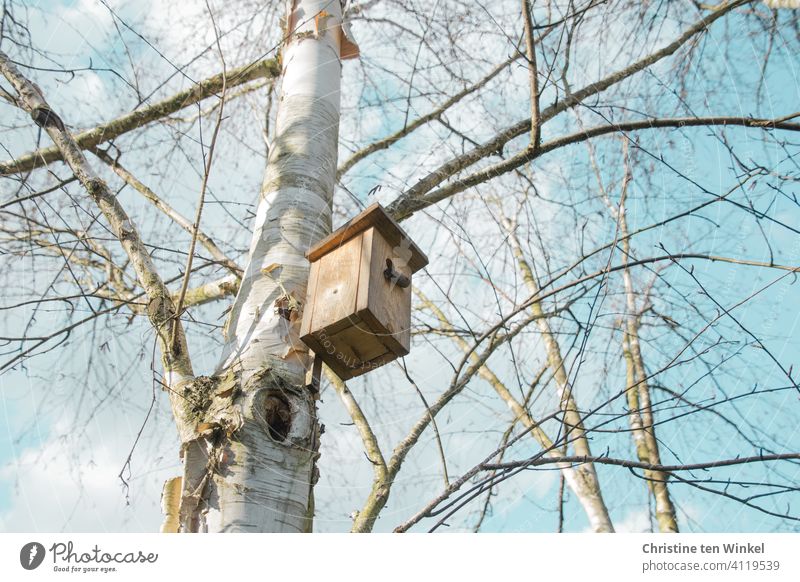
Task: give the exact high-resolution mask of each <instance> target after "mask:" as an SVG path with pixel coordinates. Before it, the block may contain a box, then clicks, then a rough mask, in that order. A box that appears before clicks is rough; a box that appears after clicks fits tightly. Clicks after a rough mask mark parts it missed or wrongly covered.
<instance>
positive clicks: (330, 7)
mask: <svg viewBox="0 0 800 582" xmlns="http://www.w3.org/2000/svg"><path fill="white" fill-rule="evenodd" d="M288 4H289V11H288V16H287V32H291V36H290V38H289V40H288V41H287V44H286V46H285V48H284V52H283V67H284V71H283V81H282V87H281V93H280V100H279V106H278V112H277V120H276V131H275V138H274V141H273V145H272V149H271V151H270V155H269V162H268V165H267V170H266V176H265V178H264V183H263V185H262V189H261V196H260V199H259V204H258V210H257V215H256V219H255V226H254V231H253V240H252V243H251V246H250V252H249V257H248V262H247V266H246V268H245V272H244V275H243V278H242V283H241V287H240V289H239V292H238V295H237V296H236V300H235V301H234V304H233V308H232V310H231V313H230V318H229V320H228V322H227V324H226V328H225V340H226V343H225V348H224V353H223V356H222V359H221V361H220V364H219V366H218V368H217V371H216V373H215V375H214V376H213V377H211V378H198V379H197V381H196V382H195V383H194V386H193V388H192V390H191V394H190V396H192V397H193V398H194V399H195V400H196V401H197V418H196V421H197V424H196V430H195V431H194V432H195V434H193V435H190V438H188V439H185V442H184V447H183V449H184V463H185V471H184V478H183V494H182V501H181V529H182V531H212V532H258V531H269V532H302V531H310V530H311V523H312V517H313V496H312V488H313V485H314V483H315V481H316V468H315V460H316V458H317V457H318V452H317V451H318V447H319V433H320V430H319V425H318V423H317V417H316V394H315V393H314V392H313V390H312V389H311V388H310V387H308V386H306V383H305V374H306V369H307V368H308V364H309V356H308V351H307V348H306V347H305V345H304V344H303V343H302V342H301V341H300V340H299V338H298V332H299V328H300V318H301V314H302V309H303V307H304V306H303V305H302V302H303V301H304V299H305V290H306V284H307V280H308V272H309V265H308V261H307V260H306V259H305V256H304V253H305V251H306V250H307V249H308V248H309V246H311V245H312V244H313V243H315V242H316V241H318V240H319V239H321V238H322V237H323V236H325V235H326V234H328V233H329V232H330V229H331V200H332V197H333V190H334V176H335V171H336V161H337V160H336V155H337V142H338V125H339V87H340V75H341V61H340V58H339V54H340V24H341V18H342V14H341V5H340V3H339V1H338V0H334V1H333V2H331V1H330V0H294V2H291V1H290V2H289V3H288Z"/></svg>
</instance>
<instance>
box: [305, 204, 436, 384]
mask: <svg viewBox="0 0 800 582" xmlns="http://www.w3.org/2000/svg"><path fill="white" fill-rule="evenodd" d="M306 257H307V258H308V260H309V261H310V262H311V274H310V275H309V280H308V293H307V295H306V302H305V306H304V309H303V322H302V326H301V331H300V337H301V339H302V340H303V341H304V342H305V343H306V345H308V347H310V348H311V349H312V350H314V353H315V355H316V356H317V357H318V358H320V359H321V360H322V361H323V362H325V363H326V364H327V365H328V367H329V368H330V369H331V370H333V371H334V372H335V373H336V374H337V375H338V376H339V377H340V378H341V379H342V380H347V379H349V378H352V377H354V376H359V375H361V374H364V373H366V372H369V371H370V370H373V369H375V368H377V367H379V366H382V365H383V364H386V363H387V362H391V361H392V360H394V359H395V358H398V357H400V356H405V355H406V354H408V352H409V349H410V347H411V332H410V327H411V276H412V275H413V274H414V273H415V272H417V271H418V270H420V269H421V268H422V267H424V266H425V265H427V264H428V258H427V257H426V256H425V254H424V253H423V252H422V251H421V250H420V249H419V247H417V245H415V244H414V243H413V242H411V239H410V238H408V235H407V234H406V233H405V232H404V231H403V229H402V228H400V226H399V225H398V224H397V223H396V222H395V221H394V220H393V219H392V218H391V217H390V216H389V215H388V214H386V212H385V211H384V209H383V207H382V206H381V205H380V204H373V205H372V206H370V207H369V208H367V209H366V210H365V211H364V212H362V213H361V214H359V215H358V216H356V217H355V218H353V219H352V220H350V221H349V222H348V223H347V224H345V225H344V226H342V227H341V228H339V229H338V230H337V231H336V232H334V233H332V234H331V235H330V236H328V237H326V238H325V239H323V240H322V241H320V242H319V243H317V244H316V245H314V246H313V247H312V248H311V249H309V251H308V252H307V253H306Z"/></svg>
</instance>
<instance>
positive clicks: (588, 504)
mask: <svg viewBox="0 0 800 582" xmlns="http://www.w3.org/2000/svg"><path fill="white" fill-rule="evenodd" d="M416 293H417V295H418V296H419V298H420V301H421V302H422V305H424V306H425V307H427V308H428V309H429V310H431V311H432V312H433V314H434V315H435V316H436V318H437V319H438V320H439V322H440V323H441V325H442V327H443V328H444V329H446V330H452V329H453V326H452V324H451V323H450V321H449V320H448V319H447V317H446V316H445V314H444V312H443V311H442V310H441V309H439V308H438V307H437V306H436V304H434V303H433V302H432V301H430V300H429V299H428V298H427V297H425V296H424V295H423V294H422V292H421V291H419V290H417V291H416ZM453 341H455V343H456V344H458V346H459V347H460V348H461V349H462V350H463V351H464V352H465V353H466V352H468V351H469V349H470V346H469V344H468V343H467V341H466V340H464V339H463V338H462V337H460V336H458V335H454V336H453ZM470 359H471V360H472V361H477V359H478V356H477V354H475V353H473V354H472V356H471V358H470ZM548 367H549V364H548ZM478 375H479V376H480V377H481V378H483V379H484V380H485V381H486V382H488V383H489V385H490V386H491V387H492V388H494V390H495V392H497V395H498V396H499V397H500V398H501V399H502V400H503V402H505V404H506V406H508V408H509V410H510V411H511V413H512V414H513V415H514V418H515V420H517V421H518V422H520V423H521V424H522V425H523V426H524V427H525V428H526V429H528V430H529V431H530V435H531V437H533V438H534V439H535V440H536V442H538V443H539V445H540V446H541V447H542V449H544V450H545V451H547V452H546V453H545V454H546V455H547V456H549V457H563V456H564V452H563V451H562V450H561V448H560V447H556V446H555V445H554V443H553V441H552V440H551V439H550V437H549V436H548V435H547V433H546V432H545V431H544V430H543V429H542V427H541V426H539V423H537V422H536V421H535V420H534V419H533V417H532V416H531V415H530V413H529V412H528V410H527V409H526V408H525V406H524V405H523V403H520V402H519V401H518V400H517V399H516V398H514V396H513V394H511V391H510V390H509V389H508V387H507V386H506V385H505V384H504V383H503V382H502V380H500V378H498V377H497V375H496V374H495V373H494V372H493V371H492V369H491V368H490V367H489V366H488V365H487V364H484V365H483V366H481V369H480V371H479V372H478ZM569 436H570V435H567V438H569ZM557 466H558V468H559V469H560V470H561V475H562V477H563V478H564V481H565V482H566V484H567V486H568V487H569V488H570V490H571V491H572V492H573V493H574V494H575V497H576V498H577V499H578V501H579V503H580V504H581V506H582V507H583V508H584V511H585V512H586V517H587V518H588V519H589V523H590V524H591V526H592V528H593V529H595V530H597V531H605V530H604V529H603V528H605V527H608V525H610V519H609V518H608V512H607V511H606V509H605V506H604V505H603V503H602V498H599V496H598V493H597V492H598V488H597V487H592V486H590V485H591V482H590V481H589V480H587V478H586V477H585V475H584V474H582V472H581V468H580V467H573V466H572V465H571V464H570V463H559V464H558V465H557ZM598 499H599V501H598Z"/></svg>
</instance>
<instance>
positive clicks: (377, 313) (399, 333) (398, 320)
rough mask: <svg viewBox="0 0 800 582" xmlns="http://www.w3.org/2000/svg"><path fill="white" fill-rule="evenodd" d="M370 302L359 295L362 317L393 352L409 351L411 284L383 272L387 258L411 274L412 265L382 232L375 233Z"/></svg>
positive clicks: (370, 276) (395, 266) (405, 272)
mask: <svg viewBox="0 0 800 582" xmlns="http://www.w3.org/2000/svg"><path fill="white" fill-rule="evenodd" d="M369 258H370V263H369V268H370V274H369V286H368V291H367V301H366V306H365V305H364V301H363V297H362V296H361V295H360V296H359V303H358V307H360V308H361V309H359V311H358V314H359V317H360V318H361V319H362V320H364V321H365V322H367V324H368V325H370V327H371V328H372V329H373V331H374V332H375V333H376V335H377V336H378V338H379V339H380V341H381V342H382V343H383V344H384V345H386V346H387V347H388V348H389V349H390V350H391V351H392V352H394V353H396V354H398V355H406V354H407V353H408V352H409V349H410V347H411V330H410V327H411V287H406V288H402V287H400V286H398V285H395V284H393V283H392V281H390V280H389V279H387V278H386V277H384V276H383V272H384V271H385V270H386V259H392V260H393V268H394V270H395V271H397V272H399V273H401V274H403V275H405V276H407V277H409V278H410V277H411V269H410V268H409V266H408V265H407V264H406V265H404V264H402V262H400V261H398V260H397V257H396V256H395V254H394V248H393V247H392V245H391V243H390V242H389V241H387V240H386V239H385V238H383V237H382V236H381V235H380V233H376V234H375V235H374V236H373V237H372V249H371V252H370V257H369Z"/></svg>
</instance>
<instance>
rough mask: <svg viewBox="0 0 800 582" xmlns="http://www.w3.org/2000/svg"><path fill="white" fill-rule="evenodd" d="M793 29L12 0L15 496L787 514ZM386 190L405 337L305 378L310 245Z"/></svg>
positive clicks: (200, 509) (12, 517)
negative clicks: (351, 375)
mask: <svg viewBox="0 0 800 582" xmlns="http://www.w3.org/2000/svg"><path fill="white" fill-rule="evenodd" d="M343 20H344V21H345V22H346V25H345V26H344V27H343V26H342V24H341V23H342V21H343ZM350 27H352V29H353V31H354V34H355V38H353V35H352V34H350V33H349V29H350ZM356 39H357V41H358V43H357V45H356V44H355V40H356ZM798 49H800V24H798V18H797V11H796V10H795V9H794V7H793V3H792V2H771V1H770V2H756V1H748V0H729V1H725V2H720V3H716V4H703V3H697V2H690V1H685V2H684V1H681V2H672V3H657V2H630V1H627V0H617V1H607V0H584V1H575V0H563V1H556V0H553V1H547V2H535V3H534V2H529V1H528V0H513V1H512V0H508V1H504V2H493V3H488V2H487V3H480V2H471V1H470V2H467V1H466V0H465V1H460V0H441V1H439V2H433V3H430V2H416V1H414V0H369V1H364V2H353V3H351V4H350V5H347V6H342V4H341V2H340V1H339V0H293V1H289V2H286V3H283V2H250V1H249V0H237V1H236V2H231V3H225V5H224V6H223V5H222V4H217V3H215V2H212V1H211V0H208V2H197V3H186V4H181V5H180V6H178V5H175V4H171V3H169V2H162V1H160V0H148V2H144V3H141V4H138V5H136V6H131V5H130V4H125V3H121V2H120V3H115V2H110V1H107V0H82V1H81V2H78V3H76V4H69V5H61V4H57V3H52V4H40V5H29V4H21V3H16V2H13V1H8V2H6V3H4V5H3V12H2V19H0V72H2V75H3V79H2V80H0V87H2V92H1V93H0V96H2V97H3V103H0V107H2V110H3V117H2V126H3V134H2V136H3V137H2V138H0V143H1V144H2V146H3V150H4V152H5V154H6V156H5V157H6V158H7V160H6V161H4V162H0V174H2V180H0V183H2V193H1V194H0V196H1V198H0V231H1V232H2V235H1V236H2V239H0V249H2V250H1V251H0V252H2V255H0V260H2V261H3V270H2V273H3V277H4V279H3V289H4V292H3V302H2V305H0V309H2V317H3V327H2V329H3V331H2V333H0V336H2V337H1V339H0V341H2V358H3V359H2V361H0V368H1V369H2V372H3V373H2V375H0V383H1V386H2V390H3V403H4V412H5V418H6V425H7V428H8V431H7V432H8V435H9V436H8V438H7V439H6V440H5V441H3V444H2V445H0V463H4V464H5V465H4V468H3V469H2V470H0V484H2V488H0V520H2V521H0V523H2V527H3V528H4V529H8V530H28V529H56V528H64V529H67V530H70V529H90V530H97V529H112V530H113V529H121V528H125V529H133V530H137V529H143V530H154V529H156V528H157V527H159V524H161V527H162V531H311V530H314V531H342V530H344V531H346V530H352V531H359V532H368V531H374V530H380V531H391V530H395V531H407V530H410V529H411V530H414V531H417V530H418V531H428V530H431V531H437V530H440V529H441V528H442V526H449V527H450V528H451V529H453V528H455V529H459V530H474V531H509V530H510V531H582V530H588V531H597V532H612V531H630V530H652V531H662V532H675V531H751V530H758V531H762V530H764V531H772V530H777V531H781V530H794V529H796V523H797V521H798V519H800V515H798V512H797V508H796V507H795V505H796V503H795V504H794V505H793V504H792V499H793V496H794V495H796V491H797V486H796V483H797V482H798V459H800V453H799V452H798V451H800V435H798V432H797V429H796V422H794V420H793V418H794V416H795V414H796V407H797V405H798V404H797V402H798V400H797V399H798V393H800V388H798V386H797V384H796V381H795V379H794V372H793V365H794V359H795V358H796V355H795V354H796V353H797V348H798V341H797V337H798V336H797V333H796V324H797V312H798V310H797V307H798V295H797V289H796V284H795V282H796V271H797V270H798V268H800V256H799V255H800V244H798V240H800V239H798V234H800V231H798V230H797V224H798V218H800V211H798V204H797V183H798V178H799V177H800V171H799V169H800V166H798V163H797V161H798V151H799V149H798V144H797V140H796V139H795V136H796V132H797V131H798V130H800V112H798V111H797V107H796V103H797V102H798V93H800V92H799V91H798V83H797V59H796V54H798ZM375 201H378V202H381V203H383V204H384V205H385V206H386V208H387V209H388V211H389V212H390V213H391V214H392V216H393V217H394V218H395V219H396V220H398V221H401V222H402V224H403V227H404V228H405V229H406V230H407V231H408V232H409V233H410V234H411V235H412V237H413V238H414V239H415V241H416V242H417V243H418V244H419V246H420V247H421V248H423V249H424V250H425V251H426V252H427V253H428V256H429V257H430V265H429V266H428V268H427V269H425V270H424V271H422V272H421V273H419V274H418V276H416V277H415V281H414V282H415V287H416V288H415V289H414V301H413V314H412V336H413V346H414V347H413V348H412V352H411V355H410V356H408V357H406V358H404V359H403V360H401V361H398V362H395V363H393V364H391V365H388V366H385V367H383V368H380V369H378V370H375V371H373V372H371V373H370V374H368V375H366V376H365V377H362V378H359V379H354V380H349V381H348V382H347V383H344V382H342V381H341V380H339V379H338V378H336V377H335V375H333V374H332V373H328V374H326V376H325V377H324V379H323V383H322V386H321V388H320V390H319V392H317V391H316V390H315V389H313V387H311V386H309V385H308V381H307V377H306V372H307V370H308V368H309V366H310V358H309V356H308V350H307V348H306V347H305V346H304V345H303V344H302V342H300V341H299V339H298V331H299V325H300V318H301V316H302V311H303V308H304V301H305V288H306V283H307V278H308V263H307V261H306V260H305V258H304V252H305V251H306V250H307V249H308V248H309V246H311V245H312V244H313V243H315V242H316V241H318V240H320V239H321V238H323V237H324V236H325V234H327V233H328V232H330V230H331V228H333V227H336V226H338V225H339V224H341V223H343V222H344V221H345V220H347V219H348V218H349V217H351V216H353V215H355V214H356V213H357V212H359V211H360V210H361V209H363V208H364V207H365V206H367V205H369V204H371V203H372V202H375ZM248 245H249V246H248ZM162 486H163V489H162ZM159 493H161V496H160V499H159ZM162 513H163V514H164V515H161V514H162ZM43 524H44V525H43Z"/></svg>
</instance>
